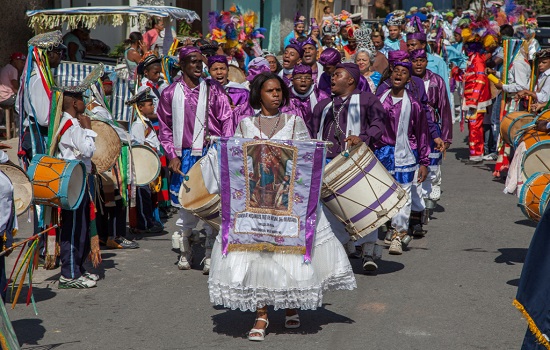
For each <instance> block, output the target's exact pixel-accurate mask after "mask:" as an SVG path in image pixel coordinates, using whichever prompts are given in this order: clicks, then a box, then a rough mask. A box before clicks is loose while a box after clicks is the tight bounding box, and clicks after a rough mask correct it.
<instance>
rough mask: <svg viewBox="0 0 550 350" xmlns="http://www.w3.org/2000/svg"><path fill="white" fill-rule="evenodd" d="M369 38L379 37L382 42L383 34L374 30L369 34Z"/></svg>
mask: <svg viewBox="0 0 550 350" xmlns="http://www.w3.org/2000/svg"><path fill="white" fill-rule="evenodd" d="M370 37H371V38H373V37H381V38H382V40H384V32H383V31H379V30H375V31H373V32H372V33H371V34H370Z"/></svg>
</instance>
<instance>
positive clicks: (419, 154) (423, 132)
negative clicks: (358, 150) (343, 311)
mask: <svg viewBox="0 0 550 350" xmlns="http://www.w3.org/2000/svg"><path fill="white" fill-rule="evenodd" d="M410 76H411V63H410V62H399V61H398V62H395V63H394V64H393V71H392V75H391V79H392V88H391V89H390V90H387V91H386V92H384V93H383V95H382V96H381V98H380V101H382V104H383V106H384V109H385V111H386V113H387V117H386V119H385V123H386V125H385V126H386V128H385V130H384V129H383V130H384V133H383V134H382V137H381V138H380V140H379V141H378V142H377V143H376V144H375V147H374V154H375V155H376V157H377V158H378V159H379V160H380V162H382V164H383V165H384V166H385V167H386V169H388V171H389V172H390V173H391V174H392V175H393V177H394V178H395V179H396V180H397V182H399V183H400V184H401V187H402V188H403V189H404V190H405V191H407V194H408V199H407V203H406V204H405V206H404V207H403V208H401V210H399V212H398V213H397V215H395V216H394V217H393V218H392V220H391V222H392V228H393V229H392V230H390V232H391V233H392V237H391V244H390V249H389V253H390V254H402V253H403V249H402V244H401V240H402V239H403V238H405V236H406V235H407V233H408V230H409V216H410V214H411V206H412V189H411V188H412V184H413V183H414V182H418V183H421V182H423V181H424V180H425V179H426V177H427V175H428V165H429V164H430V158H429V154H430V146H429V142H428V139H429V130H428V122H427V120H426V115H425V112H424V109H423V108H422V106H421V105H420V102H419V101H418V100H417V99H416V98H415V97H414V96H413V95H412V94H411V93H410V92H409V91H407V89H406V88H405V86H406V85H407V83H408V82H409V80H410ZM417 170H418V171H417ZM415 177H416V179H415Z"/></svg>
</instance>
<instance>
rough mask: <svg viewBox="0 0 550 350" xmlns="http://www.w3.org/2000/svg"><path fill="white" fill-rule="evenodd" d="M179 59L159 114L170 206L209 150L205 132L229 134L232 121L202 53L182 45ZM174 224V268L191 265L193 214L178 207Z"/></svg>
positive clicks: (187, 268) (226, 100) (208, 133)
mask: <svg viewBox="0 0 550 350" xmlns="http://www.w3.org/2000/svg"><path fill="white" fill-rule="evenodd" d="M179 61H180V66H181V69H182V77H181V78H180V79H177V80H176V81H174V82H173V83H172V84H171V85H170V86H168V87H167V88H166V89H165V90H164V91H163V93H162V95H161V98H160V101H159V108H158V115H159V123H160V133H159V140H160V142H161V145H162V147H163V148H164V150H165V152H166V156H167V157H168V159H169V160H170V163H169V168H170V170H171V171H172V173H173V175H172V179H171V182H170V196H171V199H172V202H173V203H174V205H176V206H179V201H178V193H179V189H180V186H181V184H182V182H183V175H184V174H186V173H187V172H188V171H189V169H191V167H192V166H193V165H194V164H195V163H196V162H197V160H199V159H200V158H201V157H202V156H203V155H204V154H205V153H206V151H207V148H206V147H205V146H206V144H207V141H206V137H205V136H207V135H213V136H231V135H232V134H233V120H232V112H231V106H230V104H229V100H228V98H227V95H226V94H225V90H224V89H223V87H222V86H221V85H220V84H219V83H218V82H217V81H214V80H212V79H210V80H204V79H202V78H201V74H202V58H201V54H200V51H199V49H198V48H196V47H190V46H186V47H183V48H182V49H181V50H180V53H179ZM179 213H180V218H179V220H178V221H177V223H176V224H177V225H178V226H179V227H180V228H181V229H180V231H179V232H176V234H175V236H174V237H173V239H178V238H177V236H181V239H180V251H181V256H180V259H179V262H178V268H179V269H181V270H189V269H191V257H192V251H191V245H190V243H189V237H191V235H192V230H193V228H195V226H196V225H197V223H198V219H197V218H196V217H195V216H193V215H192V214H191V213H188V212H186V211H184V210H183V209H180V211H179ZM206 230H207V236H208V237H207V247H206V248H207V254H209V251H210V249H211V248H210V246H209V244H210V243H209V242H211V241H212V238H211V237H212V234H213V233H212V230H211V228H210V226H207V227H206ZM209 264H210V259H209V257H208V256H207V257H206V260H205V266H204V270H203V272H204V273H208V270H209V268H210V266H209Z"/></svg>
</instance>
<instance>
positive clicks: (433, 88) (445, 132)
mask: <svg viewBox="0 0 550 350" xmlns="http://www.w3.org/2000/svg"><path fill="white" fill-rule="evenodd" d="M422 80H423V81H424V82H425V84H426V83H427V82H428V81H429V86H428V89H427V91H426V94H427V95H428V103H429V104H430V106H431V107H432V109H433V116H434V121H435V123H436V124H439V126H440V128H441V139H442V140H443V142H449V143H452V141H453V119H452V113H451V105H450V103H449V97H448V94H447V88H446V86H445V81H444V80H443V78H441V77H440V76H439V75H437V74H435V73H434V72H432V71H431V70H429V69H426V74H425V75H424V77H423V78H422ZM424 87H426V85H424Z"/></svg>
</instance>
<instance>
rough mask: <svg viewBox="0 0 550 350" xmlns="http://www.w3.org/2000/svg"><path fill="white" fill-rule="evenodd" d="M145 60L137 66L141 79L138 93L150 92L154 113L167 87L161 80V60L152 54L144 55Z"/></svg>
mask: <svg viewBox="0 0 550 350" xmlns="http://www.w3.org/2000/svg"><path fill="white" fill-rule="evenodd" d="M144 56H145V58H144V59H143V61H141V62H140V64H139V65H138V66H137V69H136V71H137V73H138V76H140V77H142V78H141V80H140V83H139V88H138V92H141V91H143V90H145V89H147V88H149V89H150V90H151V93H152V94H153V96H154V99H153V103H154V105H155V113H156V111H157V108H158V104H159V98H160V94H161V93H162V91H163V90H164V89H165V88H166V87H167V86H168V84H166V83H165V82H164V80H163V79H162V78H161V76H160V73H161V71H162V67H161V59H160V58H159V57H158V56H157V55H156V54H155V53H154V52H150V53H146V54H145V55H144Z"/></svg>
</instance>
